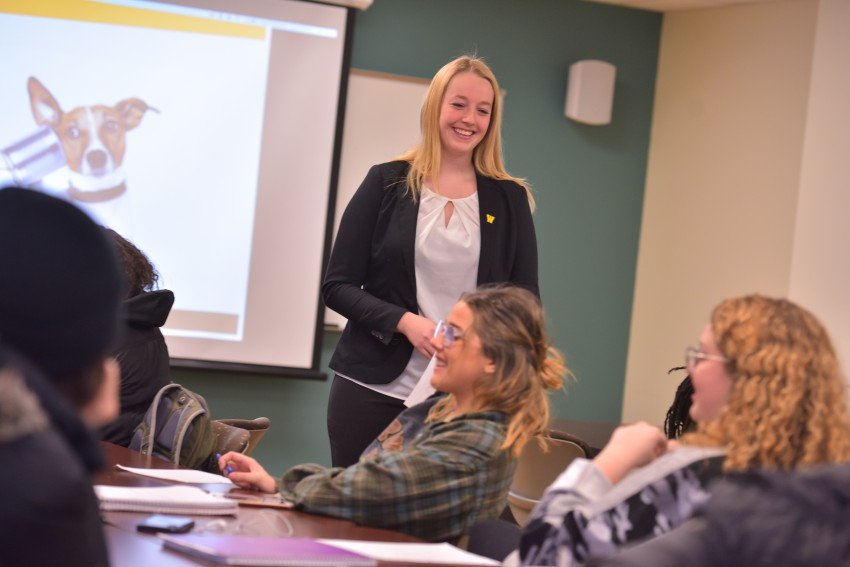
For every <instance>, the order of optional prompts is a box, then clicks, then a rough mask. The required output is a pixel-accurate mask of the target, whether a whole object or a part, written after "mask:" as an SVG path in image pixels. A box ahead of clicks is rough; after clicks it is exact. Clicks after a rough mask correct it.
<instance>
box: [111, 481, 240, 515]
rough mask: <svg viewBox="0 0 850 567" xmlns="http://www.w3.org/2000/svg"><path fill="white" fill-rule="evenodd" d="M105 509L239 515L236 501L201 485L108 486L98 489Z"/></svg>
mask: <svg viewBox="0 0 850 567" xmlns="http://www.w3.org/2000/svg"><path fill="white" fill-rule="evenodd" d="M94 492H95V494H97V499H98V500H99V501H100V509H101V510H110V511H119V512H150V513H152V514H182V515H186V516H227V515H235V514H236V511H237V510H238V506H237V504H236V502H235V501H233V500H229V499H226V498H222V497H220V496H213V495H212V494H209V493H208V492H205V491H203V490H201V489H200V488H198V487H197V486H185V485H176V486H161V487H159V486H158V487H147V486H145V487H139V486H104V485H98V486H95V487H94Z"/></svg>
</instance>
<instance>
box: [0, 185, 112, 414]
mask: <svg viewBox="0 0 850 567" xmlns="http://www.w3.org/2000/svg"><path fill="white" fill-rule="evenodd" d="M0 265H2V266H4V272H3V277H2V278H0V336H2V338H3V342H4V343H5V344H6V345H7V346H8V347H9V348H11V349H13V350H14V351H16V352H18V353H20V354H21V355H23V357H24V358H26V359H28V360H30V361H31V362H32V363H33V364H34V365H35V366H37V367H38V368H39V369H40V370H41V371H43V372H44V374H45V375H46V376H47V378H49V379H50V381H51V382H52V383H53V384H54V385H55V386H56V387H57V388H58V389H59V390H61V391H63V392H64V393H65V394H66V395H67V397H68V398H70V399H71V400H73V401H74V402H75V403H77V404H78V405H85V404H86V403H87V402H89V401H90V400H91V398H92V397H93V395H94V394H95V393H96V392H97V391H98V389H99V387H100V384H101V382H102V380H103V368H102V367H103V359H104V358H105V357H106V356H107V355H108V353H109V352H110V350H111V349H112V346H113V341H114V340H115V336H116V332H117V330H118V323H119V305H120V299H121V273H120V270H119V266H118V260H117V255H116V253H115V247H114V246H113V245H112V243H111V242H110V241H109V238H108V237H107V236H106V235H105V234H104V232H103V230H102V229H101V227H99V226H98V225H96V224H95V223H94V222H93V221H92V220H91V218H89V216H88V215H86V214H85V213H84V212H83V211H81V210H80V209H78V208H77V207H75V206H74V205H73V204H71V203H69V202H67V201H63V200H61V199H57V198H55V197H51V196H49V195H46V194H44V193H41V192H38V191H34V190H31V189H22V188H7V189H0Z"/></svg>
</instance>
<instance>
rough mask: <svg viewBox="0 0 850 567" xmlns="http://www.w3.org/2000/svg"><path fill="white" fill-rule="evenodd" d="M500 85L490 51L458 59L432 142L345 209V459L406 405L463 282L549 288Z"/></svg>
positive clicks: (330, 291)
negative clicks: (505, 157)
mask: <svg viewBox="0 0 850 567" xmlns="http://www.w3.org/2000/svg"><path fill="white" fill-rule="evenodd" d="M499 93H500V89H499V85H498V83H497V81H496V77H495V76H494V75H493V72H492V71H491V70H490V68H489V67H488V66H487V65H486V64H485V63H484V62H483V61H482V60H481V59H478V58H477V57H469V56H463V57H458V58H457V59H454V60H453V61H451V62H449V63H448V64H446V65H445V66H444V67H443V68H442V69H440V70H439V71H438V72H437V74H436V75H435V77H434V79H433V80H432V81H431V85H430V87H429V88H428V92H427V94H426V97H425V101H424V103H423V105H422V114H421V126H422V140H421V141H420V143H419V144H418V145H417V146H416V147H415V148H413V149H412V150H411V151H409V152H407V153H406V154H404V155H402V156H400V157H399V158H398V159H397V160H395V161H392V162H389V163H384V164H380V165H376V166H374V167H372V168H371V169H370V170H369V173H368V174H367V175H366V178H365V179H364V181H363V183H362V184H361V186H360V187H359V189H358V190H357V192H356V193H355V195H354V196H353V197H352V199H351V201H350V202H349V204H348V206H347V207H346V209H345V213H344V214H343V216H342V219H341V221H340V225H339V232H338V234H337V238H336V242H335V243H334V247H333V251H332V253H331V258H330V262H329V264H328V269H327V272H326V275H325V280H324V283H323V286H322V293H323V297H324V300H325V304H326V305H327V306H328V307H329V308H331V309H333V310H334V311H336V312H337V313H339V314H341V315H343V316H344V317H346V318H347V319H348V323H347V325H346V327H345V330H344V331H343V333H342V336H341V338H340V340H339V343H338V344H337V347H336V350H335V352H334V355H333V357H332V358H331V361H330V364H329V366H330V368H331V369H332V370H333V371H334V373H335V376H334V381H333V384H332V385H331V392H330V398H329V400H328V436H329V438H330V445H331V460H332V462H333V465H334V466H349V465H352V464H354V463H356V462H357V460H358V458H359V457H360V453H361V452H362V451H363V449H365V448H366V446H367V445H369V444H370V443H371V442H372V441H373V440H374V439H375V437H377V436H378V434H380V433H381V431H383V430H384V428H385V427H386V426H387V425H388V424H389V423H390V422H391V421H392V420H393V418H395V416H396V415H398V413H399V412H400V411H401V410H403V409H404V407H405V406H404V401H405V399H406V398H407V397H408V396H409V395H410V393H411V392H412V391H413V389H414V387H415V386H416V384H417V383H418V381H419V380H420V378H421V377H422V376H423V375H424V376H427V374H426V372H425V370H426V367H427V366H428V363H429V360H430V359H431V357H432V355H433V354H434V350H433V347H432V346H431V343H430V340H431V338H432V336H433V334H434V330H435V328H436V324H437V322H438V321H439V320H441V319H445V317H446V316H447V315H448V313H449V311H450V310H451V307H452V305H453V304H454V302H455V301H457V299H458V298H459V297H460V296H461V294H463V293H465V292H470V291H473V290H474V289H475V288H476V287H477V286H478V285H480V284H485V283H496V282H509V283H513V284H516V285H519V286H522V287H524V288H526V289H528V290H530V291H532V292H533V293H534V294H536V295H539V290H538V283H537V281H538V280H537V240H536V235H535V232H534V223H533V222H532V218H531V211H532V209H533V206H534V200H533V198H532V196H531V191H530V189H529V187H528V185H527V184H526V183H525V181H524V180H523V179H519V178H517V177H513V176H511V175H510V174H508V173H507V171H506V170H505V167H504V164H503V161H502V147H501V131H500V130H501V112H502V111H501V97H500V96H499Z"/></svg>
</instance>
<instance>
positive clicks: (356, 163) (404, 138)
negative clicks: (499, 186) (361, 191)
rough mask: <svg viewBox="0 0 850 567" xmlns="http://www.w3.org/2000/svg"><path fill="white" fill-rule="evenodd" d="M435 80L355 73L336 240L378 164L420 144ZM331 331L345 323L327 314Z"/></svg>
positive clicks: (345, 134)
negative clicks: (348, 211) (425, 102)
mask: <svg viewBox="0 0 850 567" xmlns="http://www.w3.org/2000/svg"><path fill="white" fill-rule="evenodd" d="M429 83H430V79H420V78H417V77H406V76H402V75H390V74H387V73H378V72H375V71H364V70H360V69H352V70H351V72H350V74H349V76H348V97H347V99H346V110H345V123H344V126H343V128H344V130H343V135H342V154H341V156H340V168H339V185H338V187H337V195H336V212H335V213H334V238H336V231H337V229H338V228H339V219H340V217H342V213H343V211H344V210H345V207H346V206H347V205H348V201H349V200H350V199H351V197H352V195H354V192H355V191H356V190H357V188H358V187H359V186H360V182H361V181H363V178H364V177H366V173H367V172H368V171H369V168H370V167H372V166H373V165H375V164H376V163H383V162H385V161H389V160H391V159H392V158H394V157H395V156H397V155H399V154H401V153H403V152H405V151H406V150H408V149H410V148H411V147H413V146H414V145H415V144H416V143H417V142H418V141H419V110H420V108H421V107H422V101H423V100H424V99H425V92H426V91H427V90H428V84H429ZM325 325H328V326H331V327H339V328H342V327H344V326H345V318H344V317H343V316H342V315H340V314H339V313H336V312H334V311H331V310H330V309H325Z"/></svg>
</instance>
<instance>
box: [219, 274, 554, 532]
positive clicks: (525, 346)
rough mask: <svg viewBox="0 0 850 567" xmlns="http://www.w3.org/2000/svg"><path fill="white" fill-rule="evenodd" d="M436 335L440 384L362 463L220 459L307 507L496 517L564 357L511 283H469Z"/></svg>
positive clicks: (412, 516)
mask: <svg viewBox="0 0 850 567" xmlns="http://www.w3.org/2000/svg"><path fill="white" fill-rule="evenodd" d="M436 335H437V336H436V337H435V338H434V339H433V340H432V345H433V347H434V349H435V350H436V355H435V356H436V368H435V370H434V376H433V378H432V379H431V384H432V385H433V386H434V387H435V388H436V389H437V390H438V391H440V392H444V393H446V394H447V395H446V396H443V397H440V398H430V399H429V400H427V401H426V402H423V403H422V404H419V405H417V406H414V407H412V408H410V409H409V410H406V411H405V412H403V413H402V414H401V415H400V416H399V418H398V420H397V421H396V422H393V423H392V424H391V425H390V426H389V427H388V428H387V430H386V431H385V432H384V433H382V434H381V436H380V437H379V439H378V440H377V441H376V442H375V443H373V445H372V446H371V447H370V448H369V449H367V450H366V452H365V453H364V456H362V457H361V459H360V461H359V462H358V463H357V464H354V465H351V466H350V467H348V468H339V467H338V468H331V469H327V468H324V467H321V466H319V465H299V466H296V467H294V468H292V469H290V470H289V471H288V472H287V473H286V474H284V475H283V478H282V479H281V480H280V481H278V480H276V479H275V478H273V477H272V476H271V475H269V474H268V473H267V472H266V471H265V470H264V469H263V468H262V467H261V466H260V465H259V464H258V463H257V461H256V460H254V459H252V458H250V457H246V456H245V455H241V454H239V453H232V452H231V453H227V454H225V455H224V456H222V457H221V459H220V460H219V466H220V467H221V469H222V470H223V471H227V474H228V477H229V478H230V480H232V481H233V482H234V483H236V484H237V485H239V486H241V487H243V488H254V489H257V490H261V491H263V492H276V491H277V490H280V492H281V495H282V496H283V498H284V499H286V500H289V501H291V502H294V503H295V505H296V506H297V507H299V508H302V509H304V510H306V511H308V512H316V513H319V514H325V515H329V516H337V517H341V518H346V519H350V520H353V521H354V522H356V523H358V524H360V525H364V526H371V527H378V528H389V529H394V530H399V531H402V532H405V533H408V534H411V535H415V536H418V537H420V538H423V539H427V540H431V541H445V540H451V539H455V538H457V537H459V536H461V535H463V534H464V533H465V532H466V531H467V530H468V529H469V528H470V527H471V526H472V525H473V524H475V523H476V522H479V521H481V520H486V519H490V518H496V517H498V516H499V514H501V513H502V511H503V510H504V508H505V498H506V496H507V492H508V487H509V485H510V482H511V479H512V477H513V471H514V464H515V458H516V456H517V455H518V454H519V451H520V449H521V448H522V446H523V445H524V444H525V443H527V442H528V441H529V440H530V439H531V438H532V437H533V436H534V435H537V434H539V433H542V432H543V431H544V430H545V429H546V427H547V426H548V421H549V407H548V396H547V390H551V389H555V388H559V387H561V386H562V385H563V376H564V375H565V373H566V369H565V368H564V365H563V358H562V357H561V355H560V354H559V353H558V352H557V351H556V350H554V349H553V348H552V347H550V346H549V344H548V342H547V339H546V336H545V324H544V320H543V311H542V309H541V307H540V303H539V301H538V300H537V298H536V297H535V296H534V295H533V294H531V293H530V292H528V291H525V290H523V289H520V288H516V287H495V288H481V289H479V290H477V291H474V292H471V293H467V294H464V295H463V296H462V298H461V300H460V301H459V302H458V303H456V304H455V306H454V307H453V308H452V311H451V313H450V314H449V316H448V319H447V321H446V323H445V325H441V326H440V327H439V330H438V333H436ZM411 414H412V417H411ZM425 414H427V417H425V419H421V416H422V415H425Z"/></svg>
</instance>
